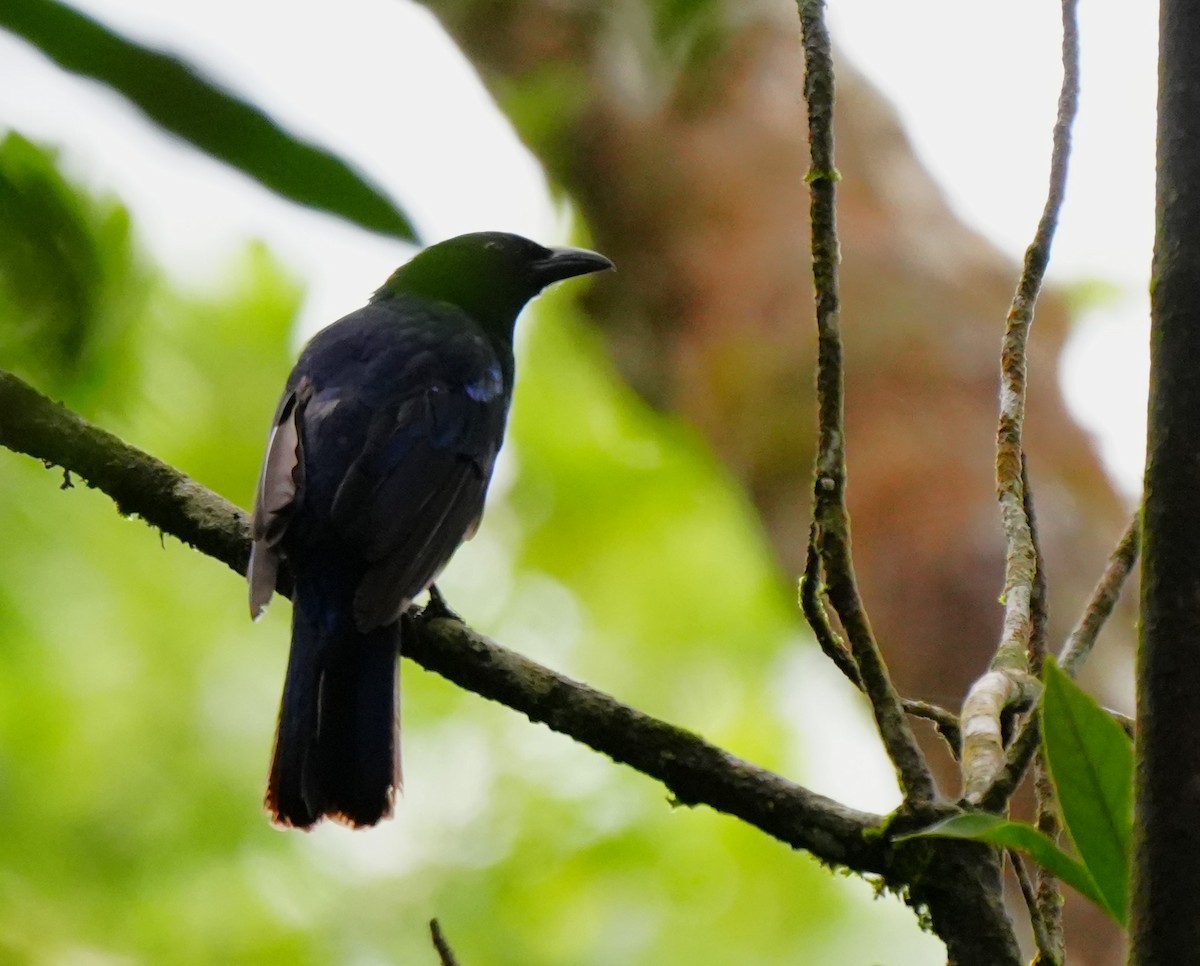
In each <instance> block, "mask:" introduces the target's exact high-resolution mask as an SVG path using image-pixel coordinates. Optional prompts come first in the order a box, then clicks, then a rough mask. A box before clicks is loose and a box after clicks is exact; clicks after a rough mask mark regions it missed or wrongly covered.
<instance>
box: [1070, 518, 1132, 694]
mask: <svg viewBox="0 0 1200 966" xmlns="http://www.w3.org/2000/svg"><path fill="white" fill-rule="evenodd" d="M1141 541H1142V521H1141V517H1140V515H1139V514H1136V513H1135V514H1134V515H1133V519H1131V520H1130V521H1129V525H1128V526H1127V527H1126V528H1125V532H1124V533H1123V534H1121V540H1120V542H1119V543H1118V544H1117V548H1116V550H1114V551H1113V552H1112V555H1111V556H1110V557H1109V558H1108V566H1107V567H1105V569H1104V575H1103V576H1102V577H1101V578H1100V582H1099V583H1098V584H1097V585H1096V589H1095V590H1094V591H1093V592H1092V596H1091V599H1090V600H1088V603H1087V607H1086V608H1084V611H1083V616H1082V617H1081V618H1080V619H1079V623H1077V624H1076V625H1075V627H1074V628H1072V630H1071V634H1070V636H1068V637H1067V643H1066V644H1065V645H1064V646H1063V649H1062V651H1061V652H1060V653H1059V656H1058V663H1059V666H1060V667H1061V668H1062V669H1063V670H1064V671H1066V672H1067V674H1069V675H1071V677H1074V676H1075V675H1076V674H1078V673H1079V671H1080V669H1081V668H1082V667H1083V662H1084V661H1086V660H1087V656H1088V655H1089V654H1090V653H1091V652H1092V647H1093V646H1094V645H1095V643H1096V638H1097V637H1099V636H1100V631H1101V629H1102V628H1103V627H1104V625H1105V624H1106V623H1107V622H1108V619H1109V617H1111V616H1112V612H1113V610H1114V608H1115V607H1116V606H1117V599H1118V598H1119V597H1120V596H1121V588H1122V587H1123V586H1124V585H1125V579H1126V578H1127V577H1128V576H1129V574H1130V573H1131V572H1132V570H1133V565H1134V564H1135V563H1137V558H1138V553H1139V552H1140V550H1141Z"/></svg>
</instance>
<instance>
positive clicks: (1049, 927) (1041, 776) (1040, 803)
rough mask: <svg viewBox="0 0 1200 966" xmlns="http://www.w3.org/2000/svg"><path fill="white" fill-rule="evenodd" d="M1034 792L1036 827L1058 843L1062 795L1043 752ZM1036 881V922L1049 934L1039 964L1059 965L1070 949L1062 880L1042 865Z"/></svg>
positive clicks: (1040, 941) (1043, 940) (1036, 768)
mask: <svg viewBox="0 0 1200 966" xmlns="http://www.w3.org/2000/svg"><path fill="white" fill-rule="evenodd" d="M1033 792H1034V795H1035V796H1036V798H1037V818H1036V821H1035V824H1036V825H1037V828H1038V831H1039V832H1041V833H1042V834H1043V835H1045V836H1046V837H1047V838H1048V839H1050V841H1052V842H1057V841H1058V838H1059V834H1060V833H1061V831H1062V827H1061V823H1060V822H1059V818H1058V808H1057V802H1058V794H1057V792H1056V791H1055V788H1054V782H1053V781H1052V780H1051V777H1050V769H1049V768H1047V767H1046V761H1045V756H1044V755H1043V754H1042V753H1041V751H1040V750H1039V752H1038V755H1037V759H1036V760H1035V761H1034V765H1033ZM1034 882H1035V886H1036V888H1035V892H1034V901H1035V907H1036V909H1037V916H1036V917H1035V920H1036V921H1039V922H1041V924H1042V927H1043V930H1044V932H1045V937H1044V938H1043V937H1041V936H1039V938H1038V950H1039V951H1040V952H1041V955H1040V957H1039V960H1038V961H1039V963H1045V966H1059V964H1060V963H1062V961H1063V956H1064V949H1065V946H1066V940H1065V938H1064V935H1063V919H1062V917H1063V904H1064V903H1063V894H1062V889H1060V888H1059V886H1058V879H1057V878H1055V877H1054V876H1053V875H1051V874H1050V873H1049V872H1048V871H1046V868H1045V867H1044V866H1042V865H1038V867H1037V869H1036V871H1035V873H1034Z"/></svg>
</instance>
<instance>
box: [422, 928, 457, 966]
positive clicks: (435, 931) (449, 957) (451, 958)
mask: <svg viewBox="0 0 1200 966" xmlns="http://www.w3.org/2000/svg"><path fill="white" fill-rule="evenodd" d="M429 934H430V936H432V937H433V948H434V949H436V950H437V954H438V959H439V960H441V964H442V966H458V959H457V957H455V955H454V950H453V949H451V948H450V943H448V942H447V941H446V937H445V936H444V935H443V934H442V925H441V923H439V922H438V921H437V920H436V919H430V920H429Z"/></svg>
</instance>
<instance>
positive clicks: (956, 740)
mask: <svg viewBox="0 0 1200 966" xmlns="http://www.w3.org/2000/svg"><path fill="white" fill-rule="evenodd" d="M823 592H824V588H823V586H822V584H821V558H820V555H819V554H818V552H817V547H816V542H815V538H811V539H810V540H809V544H808V554H807V559H806V560H805V564H804V576H803V577H801V578H800V610H801V612H802V613H803V614H804V617H805V619H806V620H807V621H808V626H809V627H810V628H811V629H812V632H813V636H814V637H816V639H817V643H818V644H819V645H820V647H821V651H822V652H823V653H824V654H825V656H826V657H828V658H829V659H830V660H831V661H832V662H833V664H834V666H835V667H837V669H838V670H839V671H841V672H842V674H843V675H845V677H846V679H847V680H848V681H849V682H850V683H851V684H853V685H854V686H855V687H856V688H857V689H858V690H859V691H862V690H863V683H862V677H861V676H860V675H859V673H858V665H857V664H855V663H854V658H853V656H852V655H851V654H850V652H849V651H848V650H847V649H846V645H845V644H844V643H843V642H842V639H841V637H840V636H839V635H838V633H837V631H835V630H834V629H833V625H832V624H830V623H829V615H828V614H826V613H825V605H824V603H822V601H821V595H822V593H823ZM900 703H901V705H902V707H903V708H904V711H905V713H906V714H909V715H912V716H913V717H914V718H924V719H925V720H926V721H930V722H932V723H933V725H934V727H935V728H936V729H937V732H938V734H939V735H941V736H942V738H943V739H944V740H945V742H946V744H947V746H948V747H949V749H950V753H951V754H952V755H953V756H954V757H955V758H957V757H958V750H959V745H960V744H961V743H962V734H961V732H960V730H959V727H958V715H956V714H954V712H952V711H947V710H946V709H945V708H941V707H938V706H937V705H936V704H931V703H930V702H928V701H914V700H913V699H911V698H902V699H901V702H900Z"/></svg>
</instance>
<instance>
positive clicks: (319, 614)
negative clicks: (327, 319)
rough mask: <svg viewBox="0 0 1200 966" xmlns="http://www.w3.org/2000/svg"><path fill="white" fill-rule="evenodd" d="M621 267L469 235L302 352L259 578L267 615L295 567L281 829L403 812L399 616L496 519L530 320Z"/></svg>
mask: <svg viewBox="0 0 1200 966" xmlns="http://www.w3.org/2000/svg"><path fill="white" fill-rule="evenodd" d="M612 267H613V264H612V262H611V261H609V259H607V258H605V257H604V256H603V255H600V254H598V253H596V252H593V251H589V250H587V249H583V248H547V247H544V246H542V245H540V244H538V243H536V242H534V241H530V240H529V239H527V238H523V237H521V236H520V235H514V234H509V233H506V232H474V233H471V234H466V235H459V236H457V237H455V238H451V239H448V240H446V241H443V242H440V243H438V244H435V245H431V246H429V247H428V248H425V249H424V250H422V251H421V252H419V253H418V254H417V255H416V256H414V257H413V258H412V259H411V260H409V261H408V262H407V263H405V264H404V265H402V266H401V267H400V268H398V269H397V270H396V271H395V272H393V273H392V275H391V276H390V277H389V278H388V280H387V281H386V282H385V283H384V284H383V286H382V287H380V288H379V289H378V290H377V291H376V292H375V293H374V294H373V295H372V296H371V298H370V300H369V301H368V303H367V304H366V305H365V306H364V307H363V308H360V309H358V310H357V311H354V312H351V313H350V314H349V315H347V316H345V317H344V318H341V319H339V320H338V321H336V322H334V323H333V324H331V325H329V326H328V327H326V328H325V329H323V330H321V331H320V332H318V333H317V334H316V335H315V336H314V337H313V338H312V340H311V341H309V343H308V344H307V345H306V346H305V348H304V349H303V351H302V352H301V354H300V357H299V359H298V361H297V362H296V365H295V367H294V368H293V369H292V372H291V375H290V376H289V377H288V380H287V383H286V385H285V387H284V390H283V395H282V397H281V398H280V400H279V405H278V406H277V407H276V409H275V415H274V418H273V421H272V423H271V430H270V434H269V437H268V442H267V449H266V455H265V457H264V459H263V466H262V472H261V474H260V477H259V482H258V488H257V492H256V495H255V505H254V512H253V515H252V518H251V530H252V538H253V542H252V549H251V554H250V563H249V567H248V570H247V578H248V582H249V597H250V613H251V616H252V617H253V618H254V619H257V618H258V617H259V616H260V615H261V614H262V612H263V610H264V609H265V608H266V606H267V604H268V602H269V601H270V599H271V596H272V594H273V593H274V591H275V588H276V583H277V580H278V578H279V575H280V573H281V572H287V573H289V574H290V575H291V578H292V639H291V649H290V652H289V656H288V663H287V671H286V675H285V679H284V686H283V696H282V699H281V701H280V710H279V720H278V726H277V729H276V733H275V744H274V749H273V753H272V758H271V768H270V774H269V778H268V782H267V792H266V798H265V805H266V808H267V811H268V812H269V814H270V817H271V820H272V821H273V822H274V824H276V825H278V826H280V827H284V828H298V829H309V828H312V827H313V826H314V825H316V824H317V823H318V822H320V821H321V820H322V819H323V818H325V817H329V818H330V819H332V820H334V821H336V822H339V823H341V824H344V825H348V826H350V827H353V828H365V827H370V826H373V825H375V824H377V823H378V822H379V821H380V820H381V819H383V818H387V817H389V816H390V815H391V814H392V810H393V806H394V801H395V796H396V794H397V792H398V791H399V790H400V789H401V788H402V778H401V767H400V732H399V716H398V711H399V693H398V657H399V653H400V646H401V642H400V628H401V620H400V619H401V617H402V615H403V614H404V613H405V612H406V611H407V610H408V608H409V606H410V605H411V604H412V602H413V599H414V598H416V597H418V596H419V595H420V594H421V593H422V592H423V591H425V590H427V589H428V588H429V587H430V585H431V584H432V583H433V581H434V580H435V578H436V577H437V576H438V574H439V573H440V572H441V570H442V568H443V567H444V566H445V565H446V563H447V562H448V561H449V560H450V557H451V556H452V555H453V553H454V552H455V550H456V549H457V548H458V546H459V545H460V544H461V543H462V542H463V541H464V540H467V539H470V538H471V537H472V536H473V535H474V533H475V530H476V528H477V527H478V526H479V522H480V519H481V517H482V514H483V508H484V497H485V495H486V493H487V488H488V483H489V481H490V479H491V476H492V470H493V467H494V466H495V463H496V455H497V453H498V452H499V450H500V447H501V444H502V442H503V439H504V430H505V424H506V421H507V417H508V409H509V404H510V401H511V399H512V393H513V380H514V360H513V331H514V328H515V325H516V320H517V317H518V315H520V313H521V310H522V309H523V308H524V306H525V304H526V303H527V302H528V301H529V300H530V299H532V298H533V297H534V296H536V295H537V294H538V293H539V292H541V291H542V290H543V289H544V288H545V287H546V286H548V285H551V284H553V283H555V282H559V281H562V280H564V279H568V278H572V277H575V276H580V275H587V274H590V273H593V272H599V271H604V270H607V269H611V268H612ZM435 590H436V588H435Z"/></svg>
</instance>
